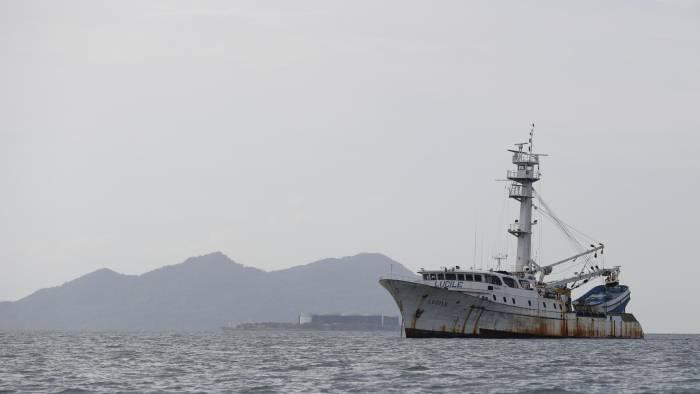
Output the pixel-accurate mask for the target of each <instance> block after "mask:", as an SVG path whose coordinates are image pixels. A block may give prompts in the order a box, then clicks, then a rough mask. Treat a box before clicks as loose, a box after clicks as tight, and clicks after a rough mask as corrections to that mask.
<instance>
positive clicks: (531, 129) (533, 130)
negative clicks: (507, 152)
mask: <svg viewBox="0 0 700 394" xmlns="http://www.w3.org/2000/svg"><path fill="white" fill-rule="evenodd" d="M534 133H535V124H534V123H533V124H532V128H530V141H529V142H530V147H529V148H528V149H529V150H530V153H532V135H533V134H534Z"/></svg>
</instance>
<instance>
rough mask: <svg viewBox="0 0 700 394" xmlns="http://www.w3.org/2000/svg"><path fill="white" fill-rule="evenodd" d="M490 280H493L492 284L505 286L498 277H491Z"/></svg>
mask: <svg viewBox="0 0 700 394" xmlns="http://www.w3.org/2000/svg"><path fill="white" fill-rule="evenodd" d="M489 278H491V280H490V282H491V283H492V284H494V285H498V286H501V285H503V282H501V278H499V277H497V276H493V275H490V276H489Z"/></svg>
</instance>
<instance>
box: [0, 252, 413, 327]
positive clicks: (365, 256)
mask: <svg viewBox="0 0 700 394" xmlns="http://www.w3.org/2000/svg"><path fill="white" fill-rule="evenodd" d="M390 271H393V273H394V274H397V275H402V276H414V273H412V272H411V271H409V270H408V269H406V267H404V266H403V265H401V264H400V263H398V262H396V261H394V260H392V259H390V258H388V257H386V256H384V255H382V254H376V253H362V254H358V255H355V256H349V257H343V258H329V259H324V260H320V261H316V262H313V263H310V264H306V265H299V266H295V267H292V268H288V269H283V270H278V271H269V272H268V271H263V270H260V269H257V268H253V267H247V266H244V265H242V264H238V263H236V262H234V261H233V260H231V259H230V258H228V257H227V256H226V255H224V254H223V253H220V252H215V253H211V254H207V255H204V256H198V257H192V258H189V259H187V260H186V261H184V262H182V263H180V264H175V265H169V266H165V267H162V268H159V269H156V270H153V271H150V272H147V273H145V274H142V275H124V274H119V273H117V272H114V271H112V270H110V269H107V268H103V269H99V270H97V271H94V272H91V273H89V274H87V275H84V276H81V277H79V278H77V279H75V280H72V281H70V282H66V283H64V284H63V285H61V286H57V287H51V288H45V289H41V290H38V291H36V292H34V293H33V294H31V295H29V296H27V297H25V298H22V299H20V300H18V301H14V302H0V329H10V330H12V329H29V330H210V329H216V328H218V327H220V326H223V325H226V324H228V323H229V322H234V323H242V322H261V321H286V322H294V321H296V320H297V318H298V315H299V314H302V313H358V314H378V313H382V314H387V315H398V308H397V307H396V304H394V301H393V300H392V298H391V297H390V296H389V294H388V293H387V292H386V291H385V290H384V289H383V288H382V287H381V286H380V285H379V284H378V279H379V277H380V276H381V275H382V274H387V273H389V272H390Z"/></svg>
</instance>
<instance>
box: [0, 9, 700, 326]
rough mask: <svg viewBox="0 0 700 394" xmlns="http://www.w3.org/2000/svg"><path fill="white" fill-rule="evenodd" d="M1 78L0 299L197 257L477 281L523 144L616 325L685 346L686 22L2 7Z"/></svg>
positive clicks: (540, 13)
mask: <svg viewBox="0 0 700 394" xmlns="http://www.w3.org/2000/svg"><path fill="white" fill-rule="evenodd" d="M0 80H1V84H0V184H1V185H2V187H1V188H0V191H1V193H0V300H14V299H18V298H21V297H24V296H26V295H28V294H30V293H31V292H32V291H34V290H36V289H38V288H41V287H46V286H54V285H59V284H61V283H63V282H65V281H68V280H71V279H73V278H75V277H77V276H80V275H82V274H84V273H87V272H89V271H92V270H95V269H97V268H101V267H110V268H112V269H114V270H116V271H118V272H123V273H130V274H138V273H143V272H145V271H148V270H151V269H154V268H157V267H159V266H162V265H165V264H173V263H177V262H180V261H182V260H184V259H185V258H187V257H189V256H193V255H200V254H205V253H208V252H211V251H216V250H220V251H222V252H224V253H226V254H227V255H229V256H230V257H231V258H233V259H234V260H236V261H238V262H240V263H243V264H246V265H252V266H255V267H259V268H263V269H268V270H271V269H279V268H284V267H287V266H291V265H296V264H301V263H307V262H310V261H313V260H316V259H320V258H325V257H339V256H344V255H351V254H355V253H359V252H364V251H371V252H381V253H384V254H386V255H388V256H390V257H392V258H394V259H396V260H398V261H400V262H402V263H404V264H405V265H406V266H408V267H409V268H412V269H417V268H419V267H426V268H428V267H438V266H442V265H450V264H460V265H467V266H468V265H471V264H472V260H473V256H474V253H475V249H476V252H477V253H476V254H477V265H482V264H483V265H484V266H488V264H491V261H490V260H491V259H490V256H491V255H492V254H493V253H495V251H498V248H496V247H495V246H498V245H501V244H503V242H504V240H508V241H509V242H511V243H513V242H514V239H511V238H512V237H511V236H509V235H508V234H506V233H505V230H504V229H505V226H506V225H507V223H508V222H509V221H510V220H512V219H514V218H515V217H516V204H515V202H508V203H507V204H508V209H507V211H506V212H505V213H504V212H503V206H504V203H505V199H504V184H503V183H499V182H495V179H499V178H503V177H504V175H505V171H506V170H507V169H509V168H510V165H509V161H510V156H509V154H508V153H507V152H506V151H505V149H508V148H510V147H512V143H515V142H520V141H524V140H526V139H527V133H528V126H529V123H530V122H533V121H534V122H535V123H536V124H537V128H536V131H535V150H537V151H541V152H545V153H549V154H550V156H549V157H547V158H546V159H544V160H543V165H542V173H543V181H542V182H541V183H539V184H537V185H536V187H537V188H539V189H540V190H541V192H542V194H543V195H544V196H545V198H546V200H547V202H548V203H549V204H550V206H551V207H552V208H553V209H554V210H555V211H556V212H557V213H558V214H559V215H560V216H561V217H562V218H563V219H564V220H565V221H567V222H568V223H570V224H573V225H574V226H576V227H577V228H579V229H581V230H583V231H585V232H586V233H588V234H591V235H593V236H595V237H596V238H597V239H600V240H601V241H603V242H605V243H606V244H607V246H608V248H607V250H606V254H605V256H606V263H607V264H608V265H617V264H620V265H622V266H623V281H624V282H625V283H626V284H628V285H630V286H631V289H632V302H631V304H630V307H629V310H631V311H632V312H634V313H635V314H636V315H637V317H638V318H639V319H640V320H641V322H642V324H643V326H644V328H645V330H646V331H648V332H659V331H676V332H700V317H699V316H698V315H697V314H696V313H691V311H694V310H695V308H697V306H696V305H695V303H696V302H695V300H696V299H697V296H698V289H697V288H698V286H697V284H696V283H697V280H698V279H697V278H698V277H699V276H700V268H699V265H700V258H699V257H698V255H699V253H698V247H697V239H698V230H697V229H698V226H700V208H699V206H698V202H697V200H698V197H699V196H700V186H699V182H700V158H699V157H700V154H698V149H700V2H688V1H679V2H673V1H623V2H614V1H601V2H591V1H585V2H578V3H575V2H563V1H551V2H527V1H513V2H499V1H484V2H464V1H455V2H448V1H440V2H434V1H421V2H410V1H396V2H379V1H346V2H334V1H327V0H323V1H317V2H306V1H294V2H290V1H281V2H259V1H251V2H243V1H235V2H195V1H192V2H174V1H163V2H142V1H134V2H126V1H118V2H117V1H113V2H105V3H100V2H93V1H86V2H54V1H45V2H35V1H12V2H9V1H1V2H0ZM547 226H549V227H547ZM542 231H543V232H544V236H543V241H542V242H541V244H542V248H541V250H540V248H539V247H538V248H536V249H538V250H539V253H538V258H539V260H540V262H544V263H546V262H552V261H554V260H556V259H558V258H560V257H565V256H567V254H568V253H571V249H569V248H568V247H567V245H568V244H567V243H566V241H565V240H564V239H563V238H561V237H559V236H557V235H556V233H555V231H554V229H553V226H552V225H551V224H548V223H543V230H542ZM475 233H476V234H477V237H478V241H477V247H476V248H475V245H474V237H475ZM550 234H551V235H550ZM536 243H537V244H539V243H540V242H539V241H537V242H536ZM482 244H483V247H482ZM482 250H483V251H482ZM512 255H513V253H512V248H511V256H512ZM482 261H483V263H482ZM387 296H388V295H387ZM676 312H681V313H676Z"/></svg>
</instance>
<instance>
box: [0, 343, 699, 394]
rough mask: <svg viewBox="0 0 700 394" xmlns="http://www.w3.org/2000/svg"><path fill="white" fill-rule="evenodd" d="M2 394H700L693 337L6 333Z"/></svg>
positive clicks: (0, 357)
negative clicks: (624, 393) (389, 393)
mask: <svg viewBox="0 0 700 394" xmlns="http://www.w3.org/2000/svg"><path fill="white" fill-rule="evenodd" d="M0 391H1V392H15V391H16V392H71V391H73V392H290V391H303V392H351V391H355V392H386V391H396V392H520V393H527V392H552V393H553V392H583V393H588V392H603V393H610V392H620V391H630V392H653V393H660V392H673V393H680V392H700V336H697V335H649V336H648V337H647V338H646V339H644V340H602V339H598V340H574V339H562V340H551V339H547V340H522V339H521V340H494V339H406V338H400V337H399V335H398V333H373V332H306V331H304V332H294V331H278V332H223V331H222V332H210V333H89V332H86V333H60V332H53V333H46V332H43V333H38V332H34V333H26V332H24V333H8V332H5V333H2V332H0Z"/></svg>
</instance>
